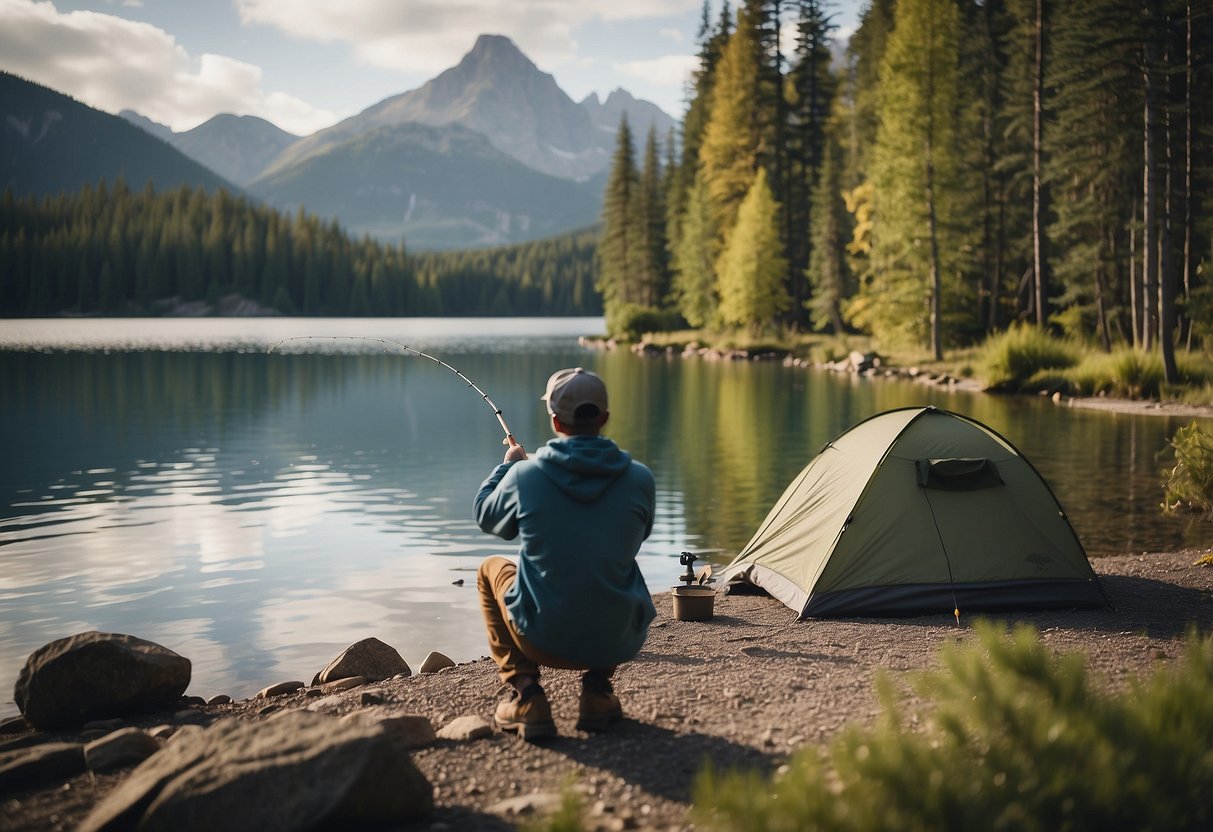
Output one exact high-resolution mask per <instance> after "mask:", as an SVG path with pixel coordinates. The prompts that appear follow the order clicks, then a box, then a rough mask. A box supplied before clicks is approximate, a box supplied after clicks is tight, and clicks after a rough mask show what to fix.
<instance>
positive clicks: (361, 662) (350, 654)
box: [312, 638, 413, 685]
mask: <svg viewBox="0 0 1213 832" xmlns="http://www.w3.org/2000/svg"><path fill="white" fill-rule="evenodd" d="M412 673H413V671H411V670H410V669H409V666H408V663H407V662H406V661H405V660H404V659H403V658H402V657H401V656H400V654H399V653H397V652H396V648H395V647H392V646H391V645H390V644H384V643H383V642H382V641H380V640H379V639H377V638H364V639H363V640H362V641H358V642H355V643H353V644H351V645H350V646H349V647H347V648H345V650H344V651H342V653H341V655H340V656H338V657H337V658H335V659H333V660H332V661H331V662H329V664H328V667H326V668H325V669H324V670H322V671H320V672H319V673H317V674H316V678H315V680H313V682H312V684H321V685H322V684H324V683H326V682H335V681H337V680H338V679H348V678H350V677H351V676H365V677H366V678H367V680H368V681H371V682H382V681H383V680H384V679H390V678H391V677H393V676H397V675H399V674H404V675H405V676H411V675H412Z"/></svg>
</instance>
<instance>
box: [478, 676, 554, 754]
mask: <svg viewBox="0 0 1213 832" xmlns="http://www.w3.org/2000/svg"><path fill="white" fill-rule="evenodd" d="M493 720H494V721H495V722H496V723H497V727H498V728H500V729H501V730H502V731H511V732H513V733H515V734H517V735H518V736H519V737H521V738H522V739H524V740H526V741H527V742H533V741H535V740H541V739H544V738H545V737H554V736H556V723H555V722H553V721H552V706H551V705H549V704H548V698H547V696H546V695H545V694H544V692H543V688H541V687H539V684H538V683H534V682H533V683H531V684H529V685H527V688H526V690H524V691H522V692H521V693H519V692H518V690H517V689H516V688H514V687H513V686H510V688H509V691H508V692H507V695H506V697H505V698H504V699H502V700H501V701H500V702H499V703H497V713H495V714H494V715H493Z"/></svg>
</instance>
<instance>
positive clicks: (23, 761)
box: [0, 742, 84, 793]
mask: <svg viewBox="0 0 1213 832" xmlns="http://www.w3.org/2000/svg"><path fill="white" fill-rule="evenodd" d="M82 771H84V746H82V745H80V744H79V743H75V742H47V743H42V744H40V745H35V746H32V747H30V748H22V749H18V750H16V751H6V752H4V753H3V754H0V793H2V792H6V791H9V790H10V789H15V788H19V787H23V786H37V785H41V784H43V783H50V782H53V781H55V780H63V779H66V778H68V777H75V776H76V775H77V774H79V773H80V772H82Z"/></svg>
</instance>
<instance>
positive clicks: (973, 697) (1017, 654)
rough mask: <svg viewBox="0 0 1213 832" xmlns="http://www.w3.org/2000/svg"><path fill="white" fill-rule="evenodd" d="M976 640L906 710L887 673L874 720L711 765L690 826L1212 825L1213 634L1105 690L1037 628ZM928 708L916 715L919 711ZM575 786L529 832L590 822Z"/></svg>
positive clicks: (922, 686) (982, 632) (772, 830)
mask: <svg viewBox="0 0 1213 832" xmlns="http://www.w3.org/2000/svg"><path fill="white" fill-rule="evenodd" d="M974 630H975V632H976V635H977V639H976V642H975V643H969V644H965V645H960V646H957V645H950V646H947V647H945V648H944V650H943V651H942V667H941V668H940V669H939V670H936V671H932V672H928V673H921V674H916V675H915V676H914V677H913V681H912V684H913V687H914V689H915V690H916V691H917V692H918V694H919V697H920V700H921V706H920V707H919V708H918V709H916V710H915V711H913V712H910V711H907V710H906V709H905V708H904V707H903V706H902V705H901V704H900V701H899V697H898V695H897V694H896V692H895V690H894V685H893V683H892V682H891V681H890V680H889V678H888V677H881V680H880V682H879V687H880V695H881V702H882V708H881V714H880V715H879V717H878V720H877V722H876V724H875V725H874V726H872V727H870V728H856V727H852V728H849V729H847V730H846V731H845V732H844V733H843V734H842V735H841V736H840V737H839V738H838V739H837V740H835V741H834V742H833V743H832V744H831V745H830V746H828V747H826V748H820V747H816V746H810V747H805V748H802V749H801V750H799V751H797V752H796V753H795V754H794V755H793V756H792V758H791V759H790V760H789V762H788V764H787V765H786V766H784V767H782V768H781V769H780V771H779V772H778V773H777V774H776V775H775V776H774V777H773V778H767V777H765V776H763V775H761V774H757V773H754V772H745V771H742V772H736V771H734V772H725V773H719V772H716V771H714V770H712V769H710V768H709V769H707V770H705V771H704V772H702V773H701V774H700V776H699V779H698V782H697V784H696V788H695V796H694V803H693V809H692V819H693V821H694V824H695V828H696V829H701V830H717V832H793V830H822V832H831V831H834V830H836V831H837V832H843V831H844V830H845V832H866V831H867V830H876V829H879V830H889V832H899V831H900V830H905V831H906V832H927V830H942V831H943V832H948V831H949V830H956V832H972V830H975V829H1007V830H1022V832H1036V830H1039V831H1040V832H1045V830H1086V829H1135V830H1205V829H1209V828H1213V752H1210V750H1209V749H1210V748H1213V696H1209V690H1210V687H1211V686H1213V638H1210V637H1207V636H1201V635H1200V634H1198V633H1197V632H1196V631H1195V630H1193V631H1191V632H1189V634H1188V637H1187V639H1186V644H1185V648H1184V654H1185V655H1184V657H1183V659H1182V660H1180V661H1179V662H1177V663H1176V664H1175V665H1174V666H1171V665H1170V664H1162V663H1160V664H1159V665H1158V666H1157V669H1156V670H1155V671H1154V672H1153V673H1152V674H1151V675H1149V676H1148V677H1144V678H1143V677H1130V678H1129V679H1128V680H1126V681H1125V683H1124V684H1122V685H1118V686H1117V687H1116V688H1115V689H1110V688H1109V687H1108V685H1107V684H1106V683H1105V681H1104V680H1102V679H1098V678H1093V677H1092V675H1091V674H1090V672H1089V671H1088V669H1087V660H1086V658H1085V657H1084V656H1082V655H1081V654H1074V653H1072V654H1067V655H1060V656H1058V655H1054V654H1053V653H1052V652H1051V651H1050V650H1049V649H1048V648H1047V647H1046V646H1045V645H1044V644H1042V643H1041V641H1040V639H1039V638H1038V636H1037V634H1036V632H1035V630H1033V629H1032V628H1031V627H1028V626H1025V625H1020V626H1018V627H1016V628H1015V629H1014V630H1013V631H1012V632H1010V633H1009V634H1008V633H1007V632H1006V630H1005V629H1003V628H1002V627H1001V626H999V625H996V624H993V623H989V622H984V621H979V622H977V624H976V625H975V626H974ZM920 718H921V719H920ZM584 822H585V819H584V809H583V807H582V806H581V804H580V802H579V800H578V799H577V797H576V795H575V793H574V791H573V789H572V788H571V787H569V786H567V785H566V787H565V791H564V803H563V805H562V806H561V807H560V809H559V810H558V811H557V812H555V813H554V814H552V815H550V816H549V817H547V818H543V819H540V820H539V821H538V822H537V823H535V824H532V825H528V827H527V828H528V829H530V830H532V832H539V831H540V830H546V832H574V830H578V829H583V828H585V827H584V826H583V825H582V824H584Z"/></svg>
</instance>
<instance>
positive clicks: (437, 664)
mask: <svg viewBox="0 0 1213 832" xmlns="http://www.w3.org/2000/svg"><path fill="white" fill-rule="evenodd" d="M454 666H455V662H454V661H453V660H452V659H451V658H450V656H446V655H443V654H442V653H439V652H438V651H437V650H432V651H430V654H429V655H428V656H426V657H425V660H424V661H422V662H421V667H420V668H419V669H418V670H417V672H418V673H437V672H438V671H439V670H442V669H444V668H447V667H454Z"/></svg>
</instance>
